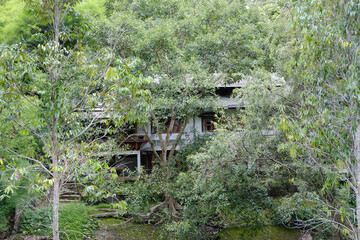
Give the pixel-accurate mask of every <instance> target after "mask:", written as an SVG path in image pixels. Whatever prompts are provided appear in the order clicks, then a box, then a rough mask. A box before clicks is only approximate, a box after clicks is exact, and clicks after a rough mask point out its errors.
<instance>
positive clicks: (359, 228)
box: [354, 124, 360, 240]
mask: <svg viewBox="0 0 360 240" xmlns="http://www.w3.org/2000/svg"><path fill="white" fill-rule="evenodd" d="M354 149H355V152H354V155H355V171H354V178H355V186H356V191H355V195H356V220H357V223H356V224H357V225H356V233H355V238H356V240H360V124H359V125H358V126H357V129H356V133H355V148H354Z"/></svg>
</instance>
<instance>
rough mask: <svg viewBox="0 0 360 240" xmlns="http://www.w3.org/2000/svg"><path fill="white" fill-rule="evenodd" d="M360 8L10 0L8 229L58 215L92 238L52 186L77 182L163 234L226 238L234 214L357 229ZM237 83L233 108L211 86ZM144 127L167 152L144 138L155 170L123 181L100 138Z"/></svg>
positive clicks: (248, 223) (33, 230)
mask: <svg viewBox="0 0 360 240" xmlns="http://www.w3.org/2000/svg"><path fill="white" fill-rule="evenodd" d="M359 6H360V5H359V2H358V1H357V0H348V1H336V0H329V1H321V0H313V1H310V0H304V1H284V0H276V1H273V0H272V1H270V0H263V1H260V0H259V1H250V0H233V1H229V0H218V1H209V0H197V1H195V0H155V1H149V0H137V1H133V0H101V1H94V0H86V1H60V2H59V1H25V2H23V1H18V0H2V1H1V0H0V61H1V62H0V96H1V98H0V121H1V124H0V167H1V172H0V174H1V176H0V184H1V185H0V191H1V196H2V197H1V201H0V205H1V208H0V231H2V232H7V234H10V232H11V229H12V228H13V229H14V231H16V230H18V231H19V232H24V233H26V234H39V235H51V229H50V228H48V227H49V226H50V225H51V224H53V226H52V228H53V229H52V230H53V231H54V233H53V234H54V237H55V238H56V235H59V231H57V230H54V229H56V228H57V225H56V224H55V225H54V223H56V222H58V223H59V224H60V231H62V230H69V231H65V232H66V234H67V235H66V236H67V237H69V238H70V239H76V238H84V237H85V236H88V235H89V236H90V235H92V234H93V230H94V229H93V228H94V226H95V225H96V224H94V222H93V220H91V218H90V217H89V214H88V212H89V210H88V207H86V206H85V205H84V204H78V205H62V207H61V208H60V216H59V219H58V220H57V213H58V212H59V211H58V209H57V207H59V204H58V200H59V199H58V196H57V197H56V194H58V193H59V191H60V190H59V189H60V188H61V187H63V186H64V185H65V184H66V183H67V182H69V181H76V182H78V183H80V184H83V185H84V192H83V197H85V198H86V199H87V200H88V201H91V202H96V201H97V200H98V199H102V198H104V197H110V196H111V197H112V198H111V199H115V200H120V199H119V198H118V197H117V196H116V195H112V194H110V193H109V192H110V191H117V194H118V196H120V198H123V199H122V200H123V201H120V202H119V205H118V206H119V207H120V208H122V211H123V212H122V214H125V211H126V214H128V215H131V216H132V217H133V218H134V220H135V221H137V222H140V223H145V222H147V223H153V224H161V225H162V226H163V234H162V235H163V236H164V237H168V238H176V239H209V238H216V237H218V236H219V229H220V228H224V227H225V228H226V227H227V226H228V225H230V224H232V223H236V224H238V225H240V226H241V227H243V228H259V227H262V226H274V225H278V226H286V227H289V228H298V229H302V230H304V231H307V232H310V233H311V234H312V235H313V237H314V238H317V239H330V238H333V239H339V238H344V239H357V240H359V239H360V227H359V222H360V193H359V186H360V174H359V173H360V124H359V116H360V115H359V99H360V98H359V96H360V95H359V70H360V69H359V66H360V65H359V62H358V58H359V53H360V51H359V42H360V41H359V40H360V35H359V29H360V28H359V27H360V26H359V23H360V19H359V16H360V14H359V13H360V9H359ZM239 81H241V88H238V89H236V90H235V91H234V93H233V95H232V98H233V100H234V101H236V102H239V106H240V107H239V108H238V109H237V110H234V111H233V112H232V114H230V115H226V114H225V111H223V110H222V109H221V108H222V106H219V105H217V104H216V102H217V97H216V89H217V88H218V87H219V86H223V85H224V84H225V83H234V82H239ZM100 112H101V114H99V115H96V114H98V113H100ZM203 112H214V113H216V119H217V123H215V126H216V132H215V133H213V134H209V135H206V136H196V137H194V139H193V140H191V141H188V142H186V143H187V145H186V146H185V143H182V142H181V141H180V140H181V136H182V134H184V129H185V127H186V125H187V123H188V121H189V119H190V118H191V117H193V116H198V115H199V114H201V113H203ZM110 113H111V114H110ZM177 120H181V123H182V127H181V129H180V131H179V134H178V136H179V137H178V138H177V139H176V141H175V143H172V145H171V144H170V141H169V139H170V135H171V132H172V128H173V125H174V124H175V121H177ZM135 122H136V123H138V126H140V127H144V126H148V125H149V124H153V127H154V129H156V131H157V134H158V137H159V139H160V140H159V141H160V142H161V152H160V153H159V152H156V151H155V150H154V142H152V141H151V139H150V138H149V133H146V134H147V135H148V138H149V139H150V140H149V141H150V144H151V146H152V148H153V150H154V155H155V157H156V158H157V160H156V161H158V162H159V163H160V165H159V166H155V167H154V169H153V171H152V174H151V175H150V176H142V175H136V176H135V175H134V176H133V180H134V182H131V183H127V184H120V183H119V182H114V181H111V180H110V178H111V177H116V175H115V174H111V173H110V172H107V171H106V169H108V165H107V160H108V158H105V157H103V158H101V157H100V158H99V156H100V155H101V154H99V152H102V151H104V152H105V151H108V152H111V151H110V149H111V150H112V149H118V146H117V145H116V141H112V140H114V139H112V140H111V139H107V140H108V141H107V142H106V141H103V142H102V141H100V140H99V139H100V138H101V136H104V135H107V136H110V135H111V137H112V138H116V137H119V136H120V134H117V133H118V132H119V131H121V130H119V129H120V127H122V126H128V125H129V124H131V123H135ZM109 123H110V124H109ZM168 123H170V124H168ZM162 133H166V134H162ZM191 134H193V135H196V134H197V133H196V132H193V133H191ZM163 135H164V136H165V137H163ZM93 138H96V140H94V141H93ZM178 145H182V149H181V150H180V151H178V152H177V154H175V149H176V148H177V146H178ZM169 149H170V150H169ZM99 159H100V160H102V161H99ZM39 172H40V173H39ZM54 189H55V190H54ZM54 193H56V194H54ZM41 194H43V195H42V197H40V196H41ZM44 194H45V195H44ZM51 195H52V197H53V200H52V201H49V199H46V198H50V196H51ZM44 196H45V197H44ZM54 196H55V197H54ZM9 197H11V198H9ZM30 203H31V204H30ZM35 203H36V204H35ZM46 203H52V204H53V206H56V205H57V206H56V208H54V209H53V213H52V214H53V215H51V214H50V215H48V214H47V212H48V210H49V209H48V208H41V207H40V206H42V205H44V204H46ZM29 204H30V205H31V206H33V207H34V208H32V209H26V210H21V209H24V207H25V206H28V205H29ZM35 205H36V206H35ZM19 211H20V212H22V216H21V222H20V226H19V229H17V227H16V225H17V222H18V221H17V220H16V218H17V216H20V215H21V214H20V215H19V214H18V213H19ZM50 216H53V217H50ZM40 221H42V223H41V224H45V225H46V227H47V228H43V227H42V226H40V225H41V224H40V223H39V222H40ZM39 224H40V225H39ZM61 234H63V233H61ZM61 237H62V238H65V235H61Z"/></svg>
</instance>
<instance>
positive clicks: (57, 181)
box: [52, 170, 60, 240]
mask: <svg viewBox="0 0 360 240" xmlns="http://www.w3.org/2000/svg"><path fill="white" fill-rule="evenodd" d="M53 176H54V193H53V205H52V210H53V222H52V228H53V240H59V239H60V235H59V205H60V176H59V171H58V170H54V173H53Z"/></svg>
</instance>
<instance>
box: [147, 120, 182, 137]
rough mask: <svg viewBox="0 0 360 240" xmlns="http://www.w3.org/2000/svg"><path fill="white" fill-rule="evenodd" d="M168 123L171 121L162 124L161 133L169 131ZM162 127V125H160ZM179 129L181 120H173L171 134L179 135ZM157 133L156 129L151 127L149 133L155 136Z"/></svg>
mask: <svg viewBox="0 0 360 240" xmlns="http://www.w3.org/2000/svg"><path fill="white" fill-rule="evenodd" d="M170 122H171V119H168V120H167V121H166V122H165V123H164V122H163V124H164V125H163V126H164V129H163V132H162V133H166V132H167V130H168V129H169V127H170ZM161 125H162V124H161ZM180 129H181V120H180V119H175V122H174V127H173V130H172V133H179V132H180ZM156 132H157V129H156V127H154V126H153V125H151V133H153V134H155V133H156Z"/></svg>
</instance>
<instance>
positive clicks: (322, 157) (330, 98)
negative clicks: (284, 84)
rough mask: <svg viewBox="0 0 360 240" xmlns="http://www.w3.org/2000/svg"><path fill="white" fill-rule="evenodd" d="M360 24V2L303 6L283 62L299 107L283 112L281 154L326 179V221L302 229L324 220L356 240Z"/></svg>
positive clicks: (322, 193) (359, 228) (322, 194)
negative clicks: (284, 141) (284, 151)
mask: <svg viewBox="0 0 360 240" xmlns="http://www.w3.org/2000/svg"><path fill="white" fill-rule="evenodd" d="M359 16H360V15H359V4H358V1H326V2H324V1H304V2H302V3H299V4H298V5H297V14H296V18H295V21H294V22H293V26H294V28H293V29H292V30H291V31H293V32H294V35H293V38H292V39H289V40H290V41H289V42H288V48H287V49H289V51H288V53H290V54H288V55H287V54H282V55H283V56H286V57H289V58H288V65H287V66H288V69H285V71H284V69H282V70H283V74H284V76H286V78H287V79H288V84H289V85H291V86H293V92H294V94H293V96H294V102H296V104H286V105H287V107H285V106H283V107H282V108H281V109H282V110H283V115H282V116H283V117H282V119H281V124H280V126H281V128H282V130H284V131H285V132H286V133H287V138H288V144H286V145H283V146H282V149H288V150H289V152H290V154H291V156H292V157H293V158H294V159H296V164H299V165H300V166H305V167H306V168H307V169H309V170H308V171H314V172H315V171H319V172H320V174H321V175H322V176H324V180H322V186H321V188H320V189H316V192H317V194H318V196H319V201H321V202H322V203H323V206H324V211H323V215H321V216H318V218H315V219H314V220H315V221H313V222H312V221H307V222H303V223H304V224H305V226H306V225H307V224H308V225H307V226H314V225H312V224H316V220H319V218H320V219H321V221H322V222H323V223H331V224H332V225H333V226H334V227H335V228H336V229H338V231H339V232H340V231H341V232H342V233H343V234H344V235H347V236H348V237H349V238H351V239H360V224H359V223H360V194H359V193H360V192H359V186H360V182H359V179H360V178H359V173H360V172H359V170H360V161H359V160H360V158H359V156H360V155H359V149H360V148H359V146H360V145H359V139H360V138H359V136H360V127H359V126H360V125H359V109H358V108H359V97H358V96H359V84H358V79H359V74H358V73H359V61H358V57H359V39H360V38H359V37H360V35H359ZM294 113H296V114H294ZM302 181H304V182H306V180H304V179H302ZM355 217H356V218H355ZM318 227H319V226H318Z"/></svg>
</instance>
